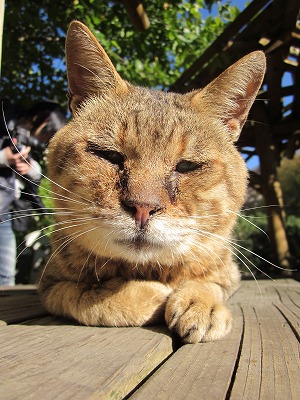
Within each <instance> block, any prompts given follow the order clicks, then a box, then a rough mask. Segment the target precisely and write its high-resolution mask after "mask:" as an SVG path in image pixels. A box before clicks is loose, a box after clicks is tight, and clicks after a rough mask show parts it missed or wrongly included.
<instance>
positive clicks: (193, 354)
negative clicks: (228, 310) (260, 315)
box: [130, 307, 243, 400]
mask: <svg viewBox="0 0 300 400" xmlns="http://www.w3.org/2000/svg"><path fill="white" fill-rule="evenodd" d="M234 313H235V323H234V328H233V331H232V332H231V334H229V335H228V336H227V337H226V338H224V339H223V340H220V341H216V342H211V343H198V344H194V345H185V346H183V347H181V348H180V349H179V350H178V351H177V352H176V353H175V354H174V355H173V356H172V357H171V358H170V359H169V360H168V361H167V362H166V363H165V364H164V365H163V366H162V367H161V368H160V369H159V370H158V371H157V372H156V373H155V374H154V375H153V376H152V377H151V378H150V379H149V380H148V381H147V382H146V383H145V384H144V385H143V386H142V387H141V388H140V389H138V390H137V391H136V393H135V394H133V395H132V396H131V397H130V399H143V400H144V399H145V400H148V399H156V400H159V399H162V400H165V399H172V400H173V399H175V400H176V399H178V400H181V399H191V400H193V399H195V400H199V399H210V400H211V399H218V400H221V399H226V394H227V391H228V389H229V387H230V384H231V378H232V374H233V371H234V369H235V364H236V359H237V356H238V353H239V346H240V340H241V336H242V331H243V320H242V315H241V312H240V311H239V307H236V308H235V310H234Z"/></svg>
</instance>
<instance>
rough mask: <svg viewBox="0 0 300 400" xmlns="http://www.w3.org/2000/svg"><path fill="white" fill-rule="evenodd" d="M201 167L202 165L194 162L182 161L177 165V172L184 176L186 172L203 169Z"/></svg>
mask: <svg viewBox="0 0 300 400" xmlns="http://www.w3.org/2000/svg"><path fill="white" fill-rule="evenodd" d="M201 166H202V164H199V163H196V162H193V161H187V160H182V161H180V162H179V163H178V164H177V165H176V168H175V171H177V172H179V173H180V174H184V173H186V172H191V171H195V170H196V169H198V168H201Z"/></svg>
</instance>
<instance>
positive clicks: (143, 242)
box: [116, 236, 162, 250]
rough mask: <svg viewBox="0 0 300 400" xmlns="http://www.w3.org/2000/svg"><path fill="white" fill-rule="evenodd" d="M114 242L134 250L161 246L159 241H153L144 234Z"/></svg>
mask: <svg viewBox="0 0 300 400" xmlns="http://www.w3.org/2000/svg"><path fill="white" fill-rule="evenodd" d="M116 242H117V243H118V244H121V245H125V246H127V247H129V248H131V249H134V250H150V249H155V248H161V247H162V246H161V245H160V244H159V243H153V242H152V241H149V240H147V239H146V238H145V237H144V236H137V237H134V238H132V239H118V240H117V241H116Z"/></svg>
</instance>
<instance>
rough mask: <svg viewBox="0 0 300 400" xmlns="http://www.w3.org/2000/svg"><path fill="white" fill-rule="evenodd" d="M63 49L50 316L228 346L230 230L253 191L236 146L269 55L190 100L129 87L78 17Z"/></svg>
mask: <svg viewBox="0 0 300 400" xmlns="http://www.w3.org/2000/svg"><path fill="white" fill-rule="evenodd" d="M66 52H67V70H68V79H69V92H70V93H69V94H70V108H71V111H72V113H73V120H72V121H71V122H70V123H69V124H68V125H67V126H66V127H64V128H63V129H61V130H60V131H59V132H58V133H57V134H56V135H55V137H54V138H53V139H52V141H51V144H50V147H49V157H48V168H49V176H50V178H51V179H52V180H53V181H55V182H56V183H55V184H54V183H53V186H52V189H53V191H54V192H55V193H56V195H55V197H56V199H55V207H56V208H57V216H56V231H55V233H54V234H53V238H52V249H53V250H52V256H51V259H50V262H49V264H48V265H47V267H46V269H45V272H44V274H43V276H42V279H41V283H40V292H41V295H42V299H43V301H44V304H45V306H46V308H47V309H48V310H49V311H50V312H51V313H53V314H56V315H62V316H67V317H72V318H74V319H76V320H78V321H79V322H81V323H83V324H86V325H100V326H101V325H105V326H141V325H146V324H153V323H157V322H159V321H161V320H163V319H164V320H165V322H166V324H167V326H168V327H169V329H171V330H173V331H175V332H176V333H177V334H178V335H179V336H180V337H181V338H182V339H183V341H184V342H188V343H194V342H199V341H208V340H215V339H219V338H221V337H222V336H224V335H225V334H227V333H228V332H229V330H230V328H231V315H230V312H229V311H228V309H227V308H226V307H225V305H224V302H225V300H226V299H227V298H228V297H229V296H230V294H231V293H232V292H233V291H234V290H235V289H236V288H237V286H238V284H239V272H238V268H237V266H236V264H235V263H234V261H233V260H232V251H231V249H230V235H231V231H232V228H233V226H234V223H235V220H236V213H237V212H238V210H239V208H240V207H241V205H242V203H243V200H244V197H245V191H246V183H247V172H246V167H245V164H244V162H243V160H242V158H241V156H240V155H239V153H238V151H237V150H236V148H235V146H234V144H233V143H234V142H235V141H236V140H237V139H238V136H239V134H240V131H241V128H242V126H243V124H244V122H245V120H246V118H247V114H248V111H249V108H250V107H251V105H252V103H253V101H254V99H255V96H256V94H257V91H258V89H259V88H260V85H261V83H262V79H263V75H264V71H265V57H264V54H263V53H262V52H259V51H258V52H253V53H251V54H249V55H248V56H246V57H244V58H242V59H241V60H239V61H238V62H237V63H235V64H234V65H233V66H231V67H230V68H228V69H227V70H226V71H225V72H224V73H223V74H221V75H220V76H219V77H218V78H216V79H215V80H214V81H213V82H212V83H210V84H209V85H208V86H206V87H205V88H204V89H203V90H199V91H194V92H191V93H189V94H185V95H181V94H173V93H163V92H160V91H154V90H148V89H144V88H141V87H136V86H132V85H131V84H129V83H128V82H126V81H124V80H122V79H121V77H120V76H119V74H118V73H117V71H116V70H115V68H114V67H113V65H112V63H111V61H110V60H109V58H108V56H107V55H106V53H105V51H104V50H103V48H102V47H101V46H100V45H99V44H98V42H97V41H96V39H95V37H94V36H93V35H92V33H91V32H90V31H89V30H88V29H87V28H86V26H84V25H83V24H81V23H79V22H73V23H71V25H70V28H69V31H68V35H67V42H66ZM61 210H63V211H61ZM58 211H60V212H58Z"/></svg>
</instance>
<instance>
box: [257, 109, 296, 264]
mask: <svg viewBox="0 0 300 400" xmlns="http://www.w3.org/2000/svg"><path fill="white" fill-rule="evenodd" d="M254 110H255V115H256V117H257V118H258V120H259V121H261V122H262V123H263V124H256V125H255V138H256V149H257V153H258V155H259V159H260V170H261V184H262V192H263V195H264V198H265V202H266V205H268V212H267V217H268V225H269V237H270V242H271V250H272V254H273V260H274V261H275V263H276V264H277V265H279V266H280V267H283V268H288V267H289V258H290V252H289V245H288V241H287V235H286V231H285V225H284V221H285V214H284V208H283V198H282V191H281V186H280V182H279V180H278V178H277V170H276V167H277V165H278V164H279V155H278V152H277V148H276V143H275V141H274V136H273V135H272V131H271V129H270V125H269V119H268V111H267V110H266V107H265V105H264V104H263V103H256V104H255V105H254Z"/></svg>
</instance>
